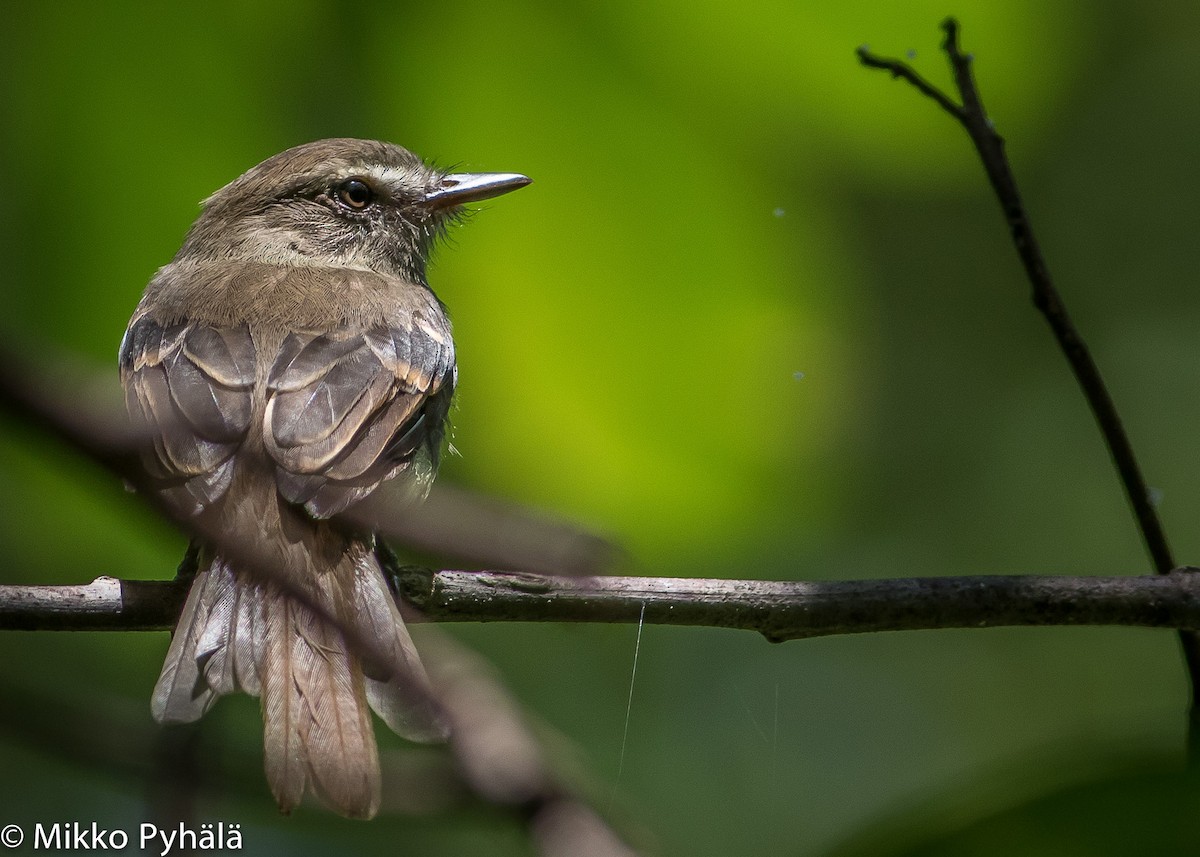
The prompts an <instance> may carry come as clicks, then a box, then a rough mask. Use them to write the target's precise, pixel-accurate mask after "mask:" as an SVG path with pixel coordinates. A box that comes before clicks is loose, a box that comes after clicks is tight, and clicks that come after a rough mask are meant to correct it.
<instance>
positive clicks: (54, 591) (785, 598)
mask: <svg viewBox="0 0 1200 857" xmlns="http://www.w3.org/2000/svg"><path fill="white" fill-rule="evenodd" d="M398 583H399V588H400V590H401V594H402V595H403V596H404V598H405V600H406V601H408V602H409V603H411V604H413V605H415V606H416V607H417V608H418V609H420V610H421V611H422V612H423V613H424V614H425V616H426V617H427V618H428V619H431V620H434V621H442V622H498V621H506V622H636V621H638V619H639V616H641V615H642V610H643V607H644V608H645V614H644V616H645V621H646V622H647V623H649V624H657V625H702V626H708V627H717V628H733V629H741V630H748V631H757V632H758V633H760V634H763V635H764V636H765V637H767V638H768V639H770V640H775V641H780V640H791V639H800V638H804V637H820V636H830V635H836V634H860V633H867V632H872V631H904V630H919V629H932V628H991V627H998V626H1018V625H1126V626H1137V627H1145V628H1190V629H1195V628H1200V575H1196V574H1193V573H1191V570H1179V571H1176V572H1173V573H1172V574H1169V575H1157V576H1147V577H1035V576H1024V575H1023V576H994V577H993V576H988V577H923V578H922V577H918V578H902V579H888V580H839V581H769V580H704V579H695V578H678V577H564V576H556V577H546V576H539V575H531V574H521V573H512V572H496V571H478V572H468V571H436V572H434V571H429V570H428V569H415V568H405V569H403V570H402V573H401V574H400V575H399V577H398ZM182 597H183V591H182V589H181V588H180V587H179V586H178V585H177V584H175V583H173V582H167V581H133V580H116V579H115V578H111V577H101V578H97V580H95V581H94V582H92V583H90V584H87V585H83V586H0V628H7V629H25V630H34V629H40V630H116V629H124V630H148V629H168V628H170V627H171V625H172V624H173V622H174V617H175V616H176V615H177V614H178V612H179V605H180V600H181V599H182Z"/></svg>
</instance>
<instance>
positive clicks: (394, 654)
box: [354, 551, 449, 742]
mask: <svg viewBox="0 0 1200 857" xmlns="http://www.w3.org/2000/svg"><path fill="white" fill-rule="evenodd" d="M354 571H355V574H354V607H355V610H356V611H357V616H358V620H357V621H358V622H359V627H361V628H362V629H363V631H364V632H365V633H367V634H369V635H370V639H372V640H374V641H375V642H376V644H377V645H378V646H379V649H380V652H381V654H382V655H384V656H385V657H387V659H388V661H389V663H386V664H381V665H376V664H370V663H367V664H364V671H365V672H366V687H367V700H368V701H369V702H370V704H371V708H372V710H374V712H375V713H376V714H378V715H379V717H380V718H381V719H382V720H383V722H384V723H386V724H387V725H388V727H389V728H390V729H391V730H392V731H393V732H395V733H396V734H397V735H402V736H403V737H405V738H407V739H408V740H410V741H422V742H431V741H444V740H445V739H446V738H447V736H448V735H449V728H448V726H447V724H446V721H445V719H444V718H443V717H442V715H441V712H440V711H438V709H437V707H436V706H435V705H434V703H433V691H432V690H431V689H430V686H429V678H428V677H427V676H426V674H425V668H424V666H422V665H421V659H420V658H419V657H418V655H417V649H416V646H414V645H413V641H412V637H411V636H409V633H408V629H407V628H406V627H405V626H404V620H403V619H401V618H400V611H399V609H398V608H397V607H396V601H395V598H394V597H393V596H392V592H391V589H389V588H388V585H387V581H386V580H385V579H384V576H383V570H382V569H381V568H380V567H379V562H378V560H376V559H375V554H374V553H373V552H371V551H366V552H364V553H363V554H362V555H361V556H359V557H358V560H357V562H356V563H355V569H354Z"/></svg>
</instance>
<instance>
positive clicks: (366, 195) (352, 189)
mask: <svg viewBox="0 0 1200 857" xmlns="http://www.w3.org/2000/svg"><path fill="white" fill-rule="evenodd" d="M337 197H338V199H340V200H341V201H342V204H344V205H346V206H347V207H349V208H353V209H354V210H355V211H362V210H363V209H364V208H366V207H367V206H368V205H370V204H371V203H372V202H374V201H375V191H373V190H371V186H370V185H369V184H367V183H366V182H365V181H363V180H362V179H346V181H344V182H342V183H341V184H340V185H338V186H337Z"/></svg>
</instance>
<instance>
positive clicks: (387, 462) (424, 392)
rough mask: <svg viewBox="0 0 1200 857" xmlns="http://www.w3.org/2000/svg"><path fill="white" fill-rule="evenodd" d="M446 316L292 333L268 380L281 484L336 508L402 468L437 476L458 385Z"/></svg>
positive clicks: (418, 477) (272, 444)
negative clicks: (444, 317)
mask: <svg viewBox="0 0 1200 857" xmlns="http://www.w3.org/2000/svg"><path fill="white" fill-rule="evenodd" d="M454 382H455V364H454V345H453V342H452V340H451V337H450V331H449V327H448V324H447V323H446V322H445V321H444V319H441V318H438V319H432V320H431V319H430V318H428V317H427V316H426V315H425V314H424V313H419V312H416V311H414V312H413V313H412V315H411V318H409V319H405V320H404V321H403V322H401V323H393V324H391V325H379V326H375V327H372V328H370V329H368V330H366V331H363V330H361V329H342V330H335V331H331V332H328V333H291V334H288V336H287V337H286V338H285V339H284V341H283V344H282V346H281V347H280V349H279V353H278V355H277V356H276V358H275V360H274V363H273V365H272V367H271V371H270V374H269V375H268V380H267V395H268V398H267V408H266V414H265V416H264V426H263V440H264V444H265V446H266V450H267V453H268V455H270V456H271V458H272V459H274V461H275V464H276V483H277V485H278V487H279V492H280V494H282V495H283V496H284V497H285V498H286V499H288V500H290V501H291V502H293V503H298V504H303V505H304V506H305V507H306V508H307V509H308V511H309V512H310V513H311V514H312V515H314V516H316V517H318V518H325V517H329V516H330V515H334V514H336V513H338V512H340V511H342V510H343V509H345V508H346V507H347V506H349V505H351V504H352V503H354V502H356V501H357V500H359V499H361V498H362V497H364V496H366V495H367V494H369V493H370V492H371V491H373V490H374V489H375V487H376V486H377V485H378V484H379V483H380V482H382V481H383V480H384V479H387V478H389V477H391V476H393V475H396V474H397V473H398V472H400V471H401V470H408V471H410V473H411V476H412V478H413V479H414V481H415V482H416V483H417V484H418V487H421V488H427V487H428V483H429V481H431V480H432V478H433V471H434V468H435V467H436V464H437V457H438V453H439V451H440V447H441V441H442V436H443V433H444V426H445V420H446V415H447V413H448V411H449V408H450V398H451V395H452V393H453V390H454Z"/></svg>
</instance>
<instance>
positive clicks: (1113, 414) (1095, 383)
mask: <svg viewBox="0 0 1200 857" xmlns="http://www.w3.org/2000/svg"><path fill="white" fill-rule="evenodd" d="M942 30H943V31H944V32H945V34H946V38H945V41H944V42H943V43H942V49H943V50H944V51H945V53H946V56H947V58H948V59H949V61H950V68H951V71H952V73H953V75H954V85H955V87H956V88H957V90H958V94H959V97H960V98H961V99H962V103H961V104H956V103H955V102H954V100H953V99H952V98H950V97H949V96H948V95H946V94H945V93H944V92H942V91H941V90H940V89H938V88H937V87H936V86H934V85H933V84H931V83H930V82H929V81H927V80H925V79H924V78H923V77H921V75H920V74H918V73H917V72H916V70H915V69H913V68H912V66H910V65H909V64H908V63H906V62H904V61H902V60H898V59H886V58H883V57H879V56H876V55H875V54H873V53H871V51H870V50H868V49H867V48H866V47H860V48H859V49H858V58H859V60H861V62H862V63H863V65H866V66H869V67H871V68H878V69H883V70H884V71H887V72H890V73H891V75H892V77H894V78H901V79H903V80H905V81H907V82H908V83H910V84H911V85H912V86H913V87H915V88H916V89H917V90H918V91H919V92H921V94H923V95H925V96H927V97H929V98H931V99H932V100H933V101H935V102H936V103H937V104H938V106H939V107H941V108H942V109H943V110H945V111H946V112H947V113H949V114H950V115H951V116H953V117H954V118H955V119H956V120H957V121H958V122H959V124H961V125H962V126H963V128H964V129H965V130H966V132H967V135H968V136H969V137H970V138H971V142H972V143H973V144H974V146H975V149H976V151H977V152H978V153H979V158H980V160H981V161H982V162H983V168H984V170H985V171H986V172H987V176H988V181H989V182H991V185H992V190H993V191H994V192H995V194H996V199H997V201H999V203H1000V208H1001V209H1002V210H1003V212H1004V218H1005V220H1006V221H1007V223H1008V228H1009V231H1010V232H1011V234H1012V240H1013V244H1014V246H1015V247H1016V250H1017V255H1018V256H1020V258H1021V264H1022V265H1024V267H1025V274H1026V276H1027V277H1028V278H1029V283H1030V285H1031V286H1032V288H1033V303H1034V306H1036V307H1037V308H1038V310H1040V311H1041V313H1042V314H1043V315H1044V316H1045V317H1046V321H1047V322H1048V323H1049V325H1050V328H1051V330H1052V331H1053V332H1054V337H1055V339H1056V340H1057V341H1058V344H1059V347H1060V348H1061V349H1062V351H1063V354H1064V355H1065V356H1066V358H1067V362H1068V363H1070V365H1071V370H1072V371H1073V372H1074V374H1075V380H1076V381H1077V382H1078V383H1079V386H1080V387H1081V388H1082V390H1083V394H1084V396H1085V397H1086V398H1087V402H1088V405H1089V407H1090V408H1091V410H1092V414H1093V415H1094V416H1095V418H1096V422H1097V424H1098V425H1099V427H1100V432H1101V434H1102V435H1103V436H1104V441H1105V443H1106V444H1107V446H1108V450H1109V453H1110V454H1111V455H1112V459H1113V463H1114V464H1115V465H1116V467H1117V472H1118V473H1119V474H1120V477H1121V483H1122V484H1123V485H1124V487H1125V494H1126V496H1127V497H1128V499H1129V505H1130V507H1131V508H1132V510H1133V513H1134V516H1135V518H1136V519H1137V524H1138V529H1139V530H1140V531H1141V534H1142V539H1143V541H1144V542H1145V545H1146V550H1147V551H1148V552H1149V554H1150V557H1151V559H1152V561H1153V563H1154V569H1155V571H1157V572H1158V573H1159V574H1167V573H1169V572H1170V571H1171V570H1172V569H1173V568H1175V561H1174V559H1173V558H1172V556H1171V549H1170V547H1169V546H1168V543H1167V537H1166V534H1165V533H1164V531H1163V528H1162V523H1161V522H1160V521H1159V518H1158V514H1157V513H1156V512H1155V510H1154V505H1153V503H1152V502H1151V499H1150V491H1149V489H1148V488H1147V485H1146V481H1145V479H1144V478H1143V476H1142V472H1141V469H1140V467H1139V466H1138V463H1137V458H1136V456H1135V455H1134V453H1133V446H1132V445H1131V444H1130V442H1129V436H1128V435H1127V434H1126V433H1125V428H1124V426H1123V425H1122V423H1121V418H1120V415H1119V414H1118V413H1117V408H1116V405H1115V404H1113V400H1112V396H1110V395H1109V392H1108V388H1107V387H1106V386H1105V384H1104V380H1103V378H1102V377H1101V375H1100V370H1099V368H1097V366H1096V363H1095V361H1094V360H1093V359H1092V356H1091V354H1090V353H1089V352H1088V349H1087V346H1086V345H1085V344H1084V342H1083V338H1082V337H1081V336H1080V335H1079V332H1078V331H1077V330H1076V329H1075V325H1074V323H1073V322H1072V321H1071V318H1070V316H1069V314H1068V313H1067V308H1066V306H1065V305H1064V304H1063V301H1062V297H1061V296H1060V295H1059V293H1058V290H1057V289H1056V288H1055V287H1054V281H1053V280H1052V279H1051V277H1050V270H1049V268H1048V267H1047V265H1046V260H1045V257H1044V256H1043V255H1042V250H1041V247H1040V246H1039V245H1038V242H1037V238H1036V236H1035V235H1034V232H1033V227H1032V226H1031V225H1030V223H1029V216H1028V214H1027V213H1026V211H1025V207H1024V205H1023V204H1022V202H1021V195H1020V193H1019V192H1018V191H1017V182H1016V179H1015V178H1014V176H1013V172H1012V167H1011V166H1010V165H1009V162H1008V157H1007V155H1006V154H1005V151H1004V138H1003V137H1001V136H1000V134H999V133H997V132H996V129H995V127H994V126H993V124H992V120H991V119H989V118H988V115H987V111H986V110H985V109H984V107H983V99H982V98H981V97H980V95H979V89H978V87H977V86H976V85H975V78H974V75H973V74H972V71H971V67H972V61H973V59H974V58H973V57H972V56H971V54H964V53H963V52H962V50H961V49H960V47H959V41H958V22H957V21H956V20H955V19H954V18H947V19H946V20H945V21H944V22H942ZM1179 639H1180V643H1181V644H1182V646H1183V652H1184V657H1185V659H1186V661H1187V668H1188V676H1189V678H1190V679H1191V686H1192V700H1191V710H1190V717H1189V722H1190V724H1191V729H1190V740H1189V743H1190V744H1191V746H1192V747H1193V750H1194V755H1195V751H1200V748H1197V747H1196V744H1197V742H1200V720H1198V718H1200V640H1198V638H1197V636H1196V634H1195V633H1194V632H1192V631H1187V630H1183V631H1180V632H1179Z"/></svg>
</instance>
